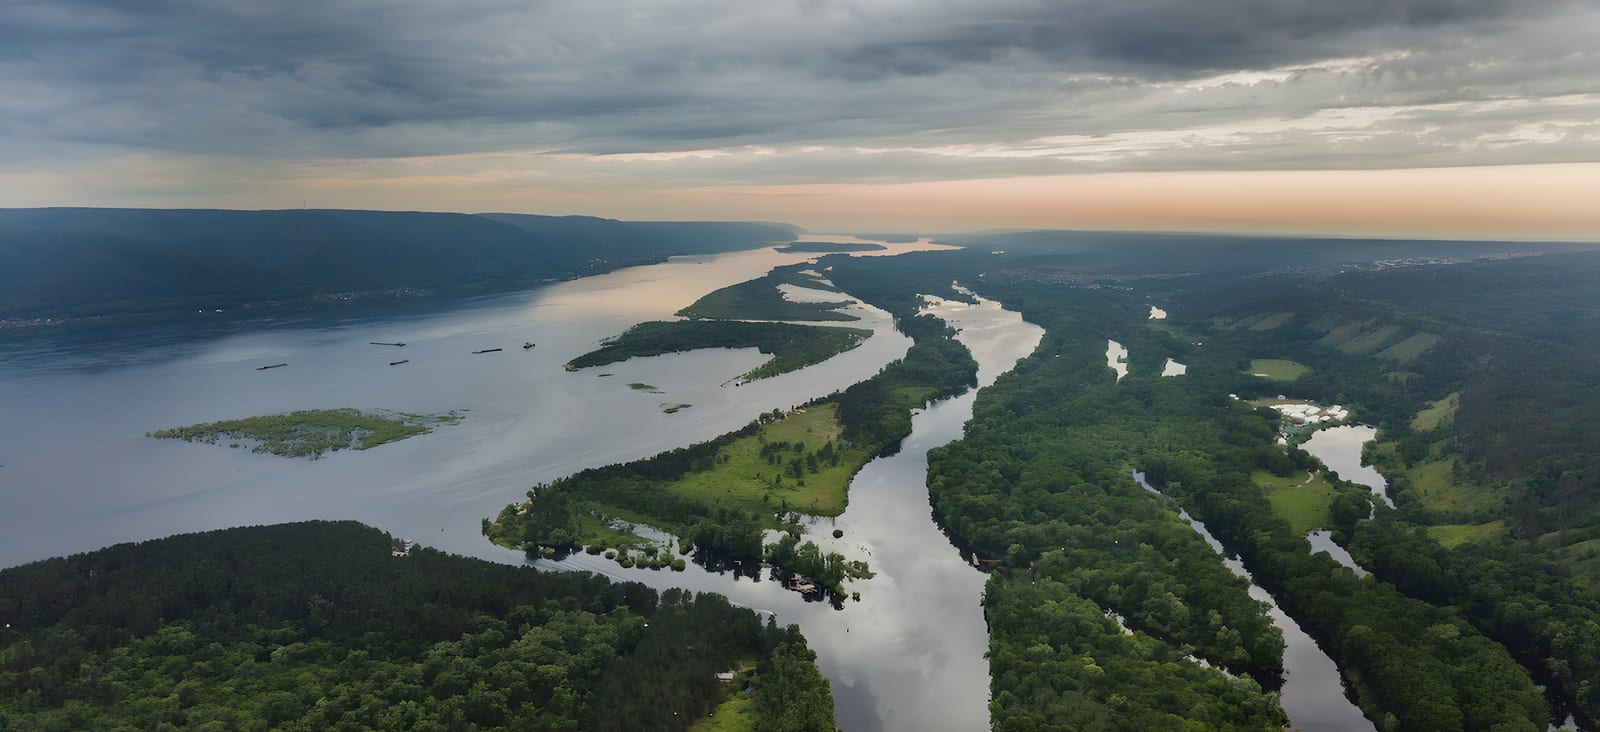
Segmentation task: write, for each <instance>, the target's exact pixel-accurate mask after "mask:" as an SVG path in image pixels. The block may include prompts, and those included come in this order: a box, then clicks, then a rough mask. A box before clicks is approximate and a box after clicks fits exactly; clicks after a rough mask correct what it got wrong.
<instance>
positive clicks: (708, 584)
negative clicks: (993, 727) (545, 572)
mask: <svg viewBox="0 0 1600 732" xmlns="http://www.w3.org/2000/svg"><path fill="white" fill-rule="evenodd" d="M924 312H929V313H932V314H934V315H937V316H939V317H941V318H943V319H944V320H945V321H946V322H948V323H950V324H951V325H952V326H954V327H956V328H957V329H959V331H960V334H959V335H958V336H957V337H958V338H959V339H960V340H961V342H962V343H963V344H965V345H966V346H967V348H969V349H970V350H971V351H972V353H973V357H974V358H976V359H977V361H978V383H979V385H980V388H981V387H982V386H987V385H989V384H991V383H993V382H994V380H995V378H996V377H998V376H999V375H1000V374H1002V373H1004V372H1005V371H1007V370H1009V369H1010V368H1011V367H1012V366H1013V365H1015V363H1016V361H1017V359H1019V358H1021V357H1023V356H1026V355H1028V354H1029V353H1031V352H1032V351H1033V349H1034V348H1035V347H1036V346H1037V345H1038V343H1039V339H1040V338H1041V337H1042V336H1043V334H1044V332H1043V330H1042V329H1040V328H1038V327H1037V326H1034V325H1032V324H1030V323H1026V322H1024V321H1023V320H1022V318H1021V316H1020V315H1018V314H1016V313H1013V312H1010V311H1007V310H1004V309H1002V308H1001V307H1000V306H999V304H998V303H995V302H992V301H989V300H983V299H981V298H979V299H978V302H977V304H976V305H967V304H964V303H960V302H956V301H942V302H936V303H934V304H933V305H930V306H929V307H928V308H927V309H926V310H925V311H924ZM975 398H976V391H968V392H967V393H965V394H962V395H960V396H957V397H953V398H951V399H945V400H941V401H938V402H935V403H933V404H931V405H929V406H928V407H927V408H926V409H924V410H922V411H920V412H918V413H917V414H915V415H914V416H913V417H912V423H911V424H912V433H911V435H910V436H909V437H907V438H906V439H905V441H904V442H903V443H902V444H901V449H900V451H899V452H897V453H895V454H894V455H892V456H889V457H881V458H877V459H875V460H873V461H871V462H869V463H868V464H867V465H866V466H865V467H863V468H862V469H861V472H859V473H857V474H856V477H855V479H854V480H853V481H852V483H851V486H850V505H849V508H848V509H846V511H845V512H844V514H842V515H840V516H838V517H837V518H819V519H815V520H813V521H812V522H811V524H810V525H809V526H808V527H807V530H806V534H807V536H806V537H805V538H806V539H808V540H810V541H814V542H816V543H817V544H818V546H820V547H821V548H822V550H823V551H824V552H829V551H837V552H839V553H841V554H844V555H845V556H846V557H848V558H850V559H865V560H867V561H869V562H870V563H871V565H872V570H873V571H874V572H875V573H876V575H875V576H874V577H873V578H871V579H868V580H856V581H853V582H851V583H850V584H849V589H850V590H851V591H854V592H859V593H860V595H861V599H860V600H859V601H855V600H850V601H846V602H845V603H844V605H843V607H842V609H841V610H835V609H834V607H833V606H831V605H829V604H828V603H826V602H806V601H805V600H804V599H803V598H802V597H801V596H800V595H799V594H797V593H794V592H790V591H788V590H785V589H783V587H782V586H781V585H780V584H779V583H777V582H775V581H771V580H769V579H768V578H767V577H766V575H765V574H764V573H757V576H755V577H753V578H752V577H748V576H740V575H737V574H735V573H733V572H728V573H726V574H716V573H712V572H707V571H706V570H704V569H703V568H700V567H698V566H694V565H691V566H690V567H689V568H688V571H687V572H683V573H662V572H659V571H650V570H642V569H623V568H621V567H619V566H618V565H616V564H615V563H613V562H610V561H607V560H604V559H599V558H596V557H592V556H589V555H586V554H574V555H572V556H571V557H569V558H567V559H564V560H562V561H561V562H559V563H555V564H557V565H559V566H565V567H570V568H576V569H587V570H591V571H595V572H599V573H602V574H606V575H609V576H612V577H616V578H621V579H629V580H636V581H640V582H644V583H646V584H650V585H652V586H655V587H659V588H665V587H673V586H676V587H685V588H688V589H691V590H695V591H709V592H718V593H721V594H724V595H727V596H728V597H729V598H731V599H732V600H733V601H734V602H736V603H739V604H742V605H745V606H747V607H752V608H756V609H759V610H766V611H770V612H774V613H775V614H776V615H777V620H778V622H780V623H798V624H799V625H800V627H801V629H802V630H803V631H804V632H805V634H806V639H807V642H808V643H810V645H811V648H812V649H813V650H815V651H816V652H817V662H818V665H819V666H821V668H822V671H823V673H824V674H826V675H827V676H828V678H829V679H830V680H831V681H832V685H833V693H834V706H835V711H836V712H837V715H838V724H839V726H840V727H841V728H842V729H848V730H851V732H867V731H870V730H926V729H941V730H945V729H948V730H983V729H988V727H989V710H988V701H989V663H988V661H987V659H985V657H984V654H985V653H987V652H988V650H989V634H988V628H987V626H986V625H985V624H984V619H983V608H982V606H981V604H980V599H981V597H982V594H983V586H984V582H985V581H986V579H987V577H986V576H985V575H984V574H983V573H981V572H979V571H978V570H977V569H976V568H974V567H973V566H972V565H971V564H970V563H969V562H968V561H967V560H966V559H964V558H963V557H962V556H961V554H960V552H959V551H958V550H957V549H956V548H955V547H954V546H952V545H951V544H950V540H949V539H948V538H947V537H946V536H945V535H944V533H943V531H942V530H941V529H940V528H939V526H938V525H937V524H936V523H935V522H934V520H933V511H932V508H931V506H930V505H929V502H928V489H927V466H928V462H927V454H928V450H930V449H932V448H934V447H938V446H940V445H943V444H946V443H948V442H950V441H952V440H955V439H958V438H960V437H961V430H962V426H963V425H964V424H965V423H966V421H967V419H969V418H970V417H971V416H972V403H973V400H974V399H975ZM835 529H838V530H840V531H842V532H843V536H842V537H841V538H838V539H835V538H833V534H832V532H833V531H834V530H835ZM540 564H542V565H545V566H548V565H549V564H551V563H547V562H543V561H541V562H540Z"/></svg>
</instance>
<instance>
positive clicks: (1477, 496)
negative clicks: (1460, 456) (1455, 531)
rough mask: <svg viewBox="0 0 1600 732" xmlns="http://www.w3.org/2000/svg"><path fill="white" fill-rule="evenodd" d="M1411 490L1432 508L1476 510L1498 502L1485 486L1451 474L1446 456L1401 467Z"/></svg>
mask: <svg viewBox="0 0 1600 732" xmlns="http://www.w3.org/2000/svg"><path fill="white" fill-rule="evenodd" d="M1405 475H1406V478H1407V480H1409V481H1410V482H1411V488H1410V490H1411V491H1412V494H1413V495H1414V496H1416V498H1417V499H1418V500H1420V501H1422V505H1424V506H1427V507H1428V508H1434V509H1459V510H1464V511H1476V510H1480V509H1486V508H1494V507H1496V506H1498V505H1500V498H1499V496H1498V495H1496V494H1495V492H1494V491H1493V490H1491V489H1490V488H1489V487H1487V486H1483V485H1478V484H1476V483H1472V482H1470V481H1468V480H1467V479H1466V478H1465V477H1461V476H1457V475H1455V471H1454V470H1452V469H1451V464H1450V461H1449V460H1447V459H1446V460H1427V461H1423V462H1419V463H1417V464H1415V465H1412V466H1411V467H1409V468H1407V469H1406V471H1405Z"/></svg>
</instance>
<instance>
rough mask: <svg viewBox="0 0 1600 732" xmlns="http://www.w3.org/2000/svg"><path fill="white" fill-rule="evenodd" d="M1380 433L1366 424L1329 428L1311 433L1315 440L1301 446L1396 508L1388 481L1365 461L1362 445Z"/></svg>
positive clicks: (1334, 470) (1340, 475) (1342, 475)
mask: <svg viewBox="0 0 1600 732" xmlns="http://www.w3.org/2000/svg"><path fill="white" fill-rule="evenodd" d="M1377 434H1378V430H1377V428H1375V427H1368V426H1366V425H1364V424H1350V425H1340V426H1338V427H1325V428H1323V429H1320V430H1317V431H1316V432H1313V433H1311V439H1309V440H1306V441H1305V442H1304V443H1301V445H1300V448H1301V449H1303V450H1305V451H1306V452H1308V453H1311V454H1312V455H1315V456H1316V458H1317V459H1318V460H1321V461H1322V464H1323V465H1326V466H1328V470H1331V471H1333V472H1335V473H1338V474H1339V477H1340V478H1343V479H1344V480H1348V481H1351V482H1353V483H1360V484H1362V485H1364V486H1366V487H1368V488H1371V489H1372V492H1373V493H1375V494H1377V496H1378V497H1379V498H1380V499H1382V500H1383V502H1384V503H1385V504H1386V505H1388V506H1389V507H1390V508H1393V507H1394V501H1391V500H1389V483H1388V481H1385V480H1384V479H1383V476H1382V475H1379V474H1378V471H1377V470H1374V469H1373V468H1372V467H1371V466H1368V465H1362V464H1361V446H1362V445H1364V444H1366V443H1367V442H1368V441H1369V440H1371V439H1372V438H1373V437H1375V436H1377Z"/></svg>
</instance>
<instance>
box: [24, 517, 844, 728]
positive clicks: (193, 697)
mask: <svg viewBox="0 0 1600 732" xmlns="http://www.w3.org/2000/svg"><path fill="white" fill-rule="evenodd" d="M0 621H3V625H4V627H3V628H0V729H27V730H77V729H101V730H152V729H177V728H194V729H218V730H224V729H241V730H267V729H286V730H302V729H303V730H312V729H348V730H363V729H382V730H476V729H485V730H486V729H518V730H579V729H581V730H618V731H621V730H686V729H689V728H690V727H691V725H693V724H694V723H695V722H696V720H699V719H701V718H703V717H705V716H706V715H707V714H709V713H710V712H711V711H712V710H713V709H716V708H718V706H719V705H723V704H727V703H729V702H737V703H738V704H739V706H740V707H741V709H743V710H744V713H745V715H746V718H747V719H748V720H750V722H751V728H752V729H759V730H821V731H827V730H832V729H833V728H834V727H833V702H832V695H831V693H830V691H829V689H828V683H827V680H826V679H824V678H823V677H822V675H821V674H820V673H819V672H818V671H817V667H816V665H815V663H814V660H813V659H814V654H813V653H812V652H811V651H810V650H809V649H807V648H806V644H805V639H804V638H803V637H802V636H801V635H800V634H799V632H798V630H797V629H796V628H795V627H794V626H790V627H788V628H779V627H777V626H776V625H774V624H772V623H771V622H770V620H768V621H765V622H764V621H763V619H762V617H761V616H760V615H758V614H757V613H755V612H752V611H750V610H746V609H743V608H738V607H734V606H732V605H730V604H729V603H728V601H727V599H726V598H723V597H722V596H720V595H715V594H710V593H702V594H699V595H694V594H692V593H689V592H686V591H679V590H668V591H665V592H662V593H660V594H659V595H658V593H657V592H656V591H655V590H652V589H650V588H648V587H645V586H643V585H639V584H634V583H620V584H613V583H610V582H607V581H606V580H604V579H602V578H599V577H595V576H592V575H587V574H581V573H541V572H538V571H535V570H533V569H531V568H527V567H511V566H505V565H498V564H492V563H489V562H483V561H480V560H476V559H466V558H462V557H457V556H452V555H447V554H443V553H440V552H437V551H434V550H431V549H428V548H426V547H416V546H408V545H402V544H400V542H399V541H398V540H396V539H393V538H391V537H390V536H388V535H387V534H385V533H383V532H381V531H378V530H376V529H372V528H368V527H365V526H362V525H359V524H355V523H351V522H339V523H330V522H308V523H300V524H286V525H279V526H266V527H248V528H238V529H227V530H223V531H212V532H206V533H202V534H188V535H181V536H175V537H170V538H167V539H158V540H154V541H148V542H143V543H140V544H122V545H117V546H113V547H110V548H107V549H102V550H99V551H95V552H90V553H87V554H80V555H76V556H73V557H69V558H65V559H51V560H47V561H44V562H39V563H35V564H30V565H25V566H21V567H14V568H11V569H6V570H3V571H0ZM724 672H733V673H734V674H735V679H734V681H733V682H732V683H731V684H724V683H723V682H721V681H719V680H718V679H717V677H716V675H717V674H719V673H724Z"/></svg>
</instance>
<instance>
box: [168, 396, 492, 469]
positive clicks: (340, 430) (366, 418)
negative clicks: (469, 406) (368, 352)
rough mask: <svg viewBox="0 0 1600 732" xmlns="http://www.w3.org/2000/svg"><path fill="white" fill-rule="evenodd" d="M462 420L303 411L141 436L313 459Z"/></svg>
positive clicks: (387, 413)
mask: <svg viewBox="0 0 1600 732" xmlns="http://www.w3.org/2000/svg"><path fill="white" fill-rule="evenodd" d="M461 418H462V413H461V412H456V411H451V412H446V413H443V414H430V415H423V414H408V413H404V412H390V411H385V410H371V411H362V410H359V409H349V408H346V409H304V410H300V411H298V412H289V413H288V414H274V415H268V416H263V417H246V418H244V419H230V420H223V421H221V422H207V423H204V424H197V425H190V426H188V427H175V428H172V429H166V430H157V431H155V432H149V433H146V435H145V436H146V437H154V438H156V439H162V440H184V441H186V442H204V443H207V444H211V445H216V444H220V443H222V441H224V440H227V441H228V442H229V444H228V446H229V447H249V448H250V450H251V452H258V453H268V454H272V455H279V456H283V457H304V458H310V459H312V460H315V459H317V458H320V457H322V454H323V453H325V452H332V451H337V450H369V449H372V448H374V447H377V446H379V445H382V444H385V443H389V442H395V441H397V440H404V439H406V438H407V437H415V436H417V435H421V434H427V433H428V432H432V431H433V428H434V427H435V426H436V425H441V424H456V423H458V422H459V421H460V420H461Z"/></svg>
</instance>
